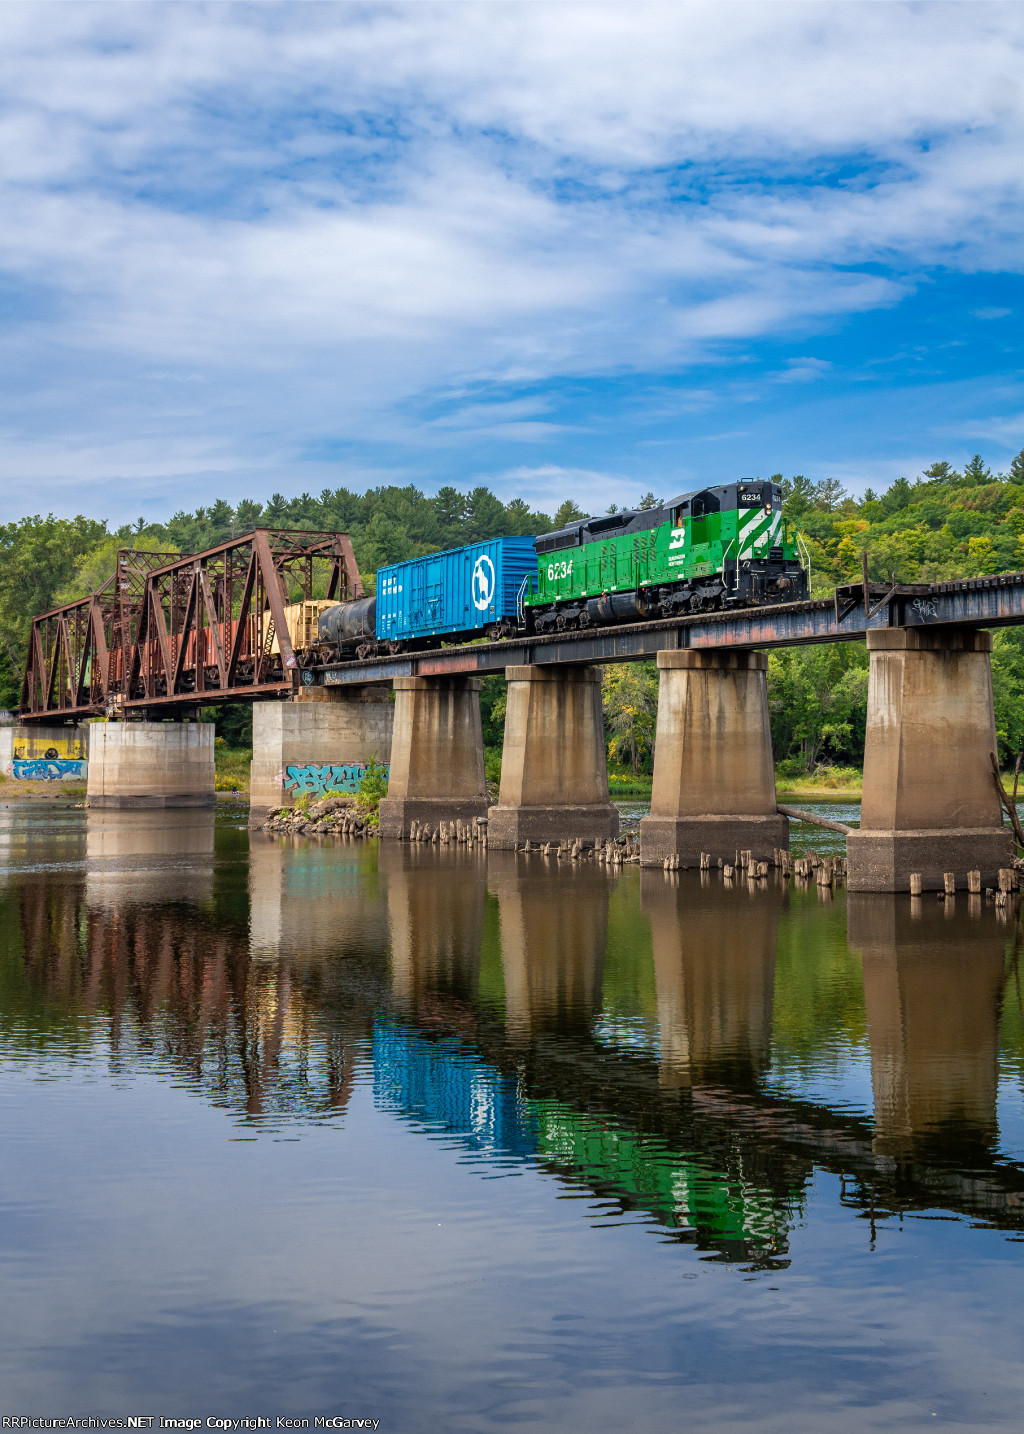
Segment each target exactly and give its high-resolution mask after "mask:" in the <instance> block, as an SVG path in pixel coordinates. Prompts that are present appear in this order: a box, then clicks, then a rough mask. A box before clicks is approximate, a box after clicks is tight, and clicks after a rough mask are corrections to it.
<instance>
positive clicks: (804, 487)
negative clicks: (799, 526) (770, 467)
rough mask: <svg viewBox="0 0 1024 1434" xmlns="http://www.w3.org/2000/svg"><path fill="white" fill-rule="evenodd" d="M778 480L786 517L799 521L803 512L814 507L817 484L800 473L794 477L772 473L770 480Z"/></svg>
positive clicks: (774, 481)
mask: <svg viewBox="0 0 1024 1434" xmlns="http://www.w3.org/2000/svg"><path fill="white" fill-rule="evenodd" d="M780 481H781V485H782V506H783V510H784V512H785V514H786V516H787V517H788V518H793V519H794V520H795V521H796V522H799V521H800V519H801V518H802V517H803V516H804V514H805V513H806V512H808V510H809V509H811V508H813V507H814V504H815V500H816V499H817V496H818V485H817V484H816V483H812V482H811V480H810V479H809V478H805V477H804V475H803V474H802V473H797V475H796V476H795V477H794V478H783V477H782V474H781V473H775V474H773V476H772V482H773V483H776V482H780Z"/></svg>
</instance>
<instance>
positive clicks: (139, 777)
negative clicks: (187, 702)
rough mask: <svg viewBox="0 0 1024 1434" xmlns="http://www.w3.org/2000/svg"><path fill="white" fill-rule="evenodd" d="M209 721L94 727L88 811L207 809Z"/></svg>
mask: <svg viewBox="0 0 1024 1434" xmlns="http://www.w3.org/2000/svg"><path fill="white" fill-rule="evenodd" d="M213 738H214V730H213V724H212V723H210V722H189V723H184V722H90V723H89V780H88V785H87V788H86V793H87V796H88V801H89V806H90V807H121V808H131V807H209V806H213V804H214V802H215V801H216V792H215V790H214V784H213Z"/></svg>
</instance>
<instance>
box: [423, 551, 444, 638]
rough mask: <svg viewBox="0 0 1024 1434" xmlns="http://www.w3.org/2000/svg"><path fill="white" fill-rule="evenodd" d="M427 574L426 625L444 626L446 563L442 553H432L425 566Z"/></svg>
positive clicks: (425, 587)
mask: <svg viewBox="0 0 1024 1434" xmlns="http://www.w3.org/2000/svg"><path fill="white" fill-rule="evenodd" d="M423 568H424V573H425V583H424V592H423V597H424V608H425V624H426V626H427V627H428V628H434V627H440V626H442V625H443V624H442V618H443V616H444V613H443V611H442V606H441V604H442V600H443V598H444V563H443V561H442V557H441V554H440V553H432V554H431V555H430V556H429V557H428V558H427V560H426V562H425V563H424V564H423Z"/></svg>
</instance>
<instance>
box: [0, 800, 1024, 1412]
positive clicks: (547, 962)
mask: <svg viewBox="0 0 1024 1434" xmlns="http://www.w3.org/2000/svg"><path fill="white" fill-rule="evenodd" d="M846 810H847V811H848V810H849V809H846ZM840 814H842V813H840ZM803 835H804V836H806V837H807V841H805V842H804V843H803V844H804V845H807V844H809V842H810V841H811V839H812V837H814V836H817V834H816V833H812V832H810V830H809V829H805V831H804V833H803ZM816 844H817V845H818V846H819V847H825V846H827V839H825V840H819V841H818V842H817V843H816ZM0 858H2V877H0V1101H2V1109H0V1132H2V1141H3V1144H2V1151H3V1155H2V1162H0V1281H2V1286H0V1288H2V1297H0V1394H2V1399H0V1404H2V1409H0V1413H3V1414H29V1415H42V1416H51V1417H52V1416H67V1415H78V1416H82V1415H87V1414H92V1415H101V1416H108V1417H109V1416H115V1417H118V1416H127V1415H139V1414H154V1415H162V1416H165V1417H177V1418H202V1419H206V1418H207V1417H211V1416H223V1417H236V1418H237V1417H242V1416H247V1415H248V1416H252V1415H257V1414H260V1415H264V1416H276V1415H286V1416H294V1417H308V1418H310V1420H311V1421H312V1419H313V1418H315V1417H316V1416H319V1415H326V1416H337V1415H340V1416H343V1417H348V1418H360V1417H372V1418H378V1419H380V1421H381V1424H380V1428H381V1429H382V1430H384V1431H396V1434H418V1431H421V1430H422V1431H427V1430H467V1431H474V1430H481V1431H486V1430H493V1429H506V1428H508V1427H509V1426H516V1427H518V1426H527V1427H532V1428H539V1429H545V1430H547V1429H557V1430H567V1431H575V1430H579V1431H598V1434H603V1431H612V1430H623V1429H626V1430H641V1431H652V1434H658V1431H662V1430H664V1431H670V1430H671V1431H677V1430H687V1431H690V1430H697V1431H703V1430H715V1431H720V1430H721V1431H733V1430H741V1429H742V1430H745V1431H750V1430H752V1431H756V1434H760V1431H794V1430H795V1431H805V1430H806V1431H821V1430H826V1429H827V1430H839V1431H846V1430H850V1431H862V1430H917V1429H936V1428H955V1429H971V1430H974V1429H1014V1430H1017V1429H1019V1428H1020V1427H1021V1421H1022V1414H1021V1410H1022V1408H1024V1369H1022V1363H1021V1354H1022V1348H1021V1346H1022V1333H1021V1321H1020V1317H1019V1309H1020V1300H1021V1291H1022V1288H1024V1283H1022V1245H1021V1239H1022V1234H1021V1232H1022V1229H1024V1114H1022V1112H1024V1102H1022V1082H1024V1015H1022V1009H1024V1008H1022V996H1021V977H1020V971H1019V949H1020V941H1019V935H1018V925H1017V921H1016V917H1015V916H1013V915H1011V917H1010V919H1009V920H1007V919H1006V918H1005V917H1004V916H1003V914H1002V913H999V912H997V911H996V910H995V909H994V908H993V907H992V906H991V905H986V904H984V903H983V902H981V901H980V900H974V901H971V902H969V901H968V899H967V898H965V897H958V898H957V899H956V901H955V903H945V902H943V901H938V900H936V899H934V898H929V899H922V900H921V901H918V902H916V903H913V904H912V903H911V901H910V900H909V898H905V897H904V898H899V899H889V898H884V897H864V896H859V897H858V896H847V895H846V894H845V892H842V891H840V892H837V893H835V894H834V895H833V894H831V893H819V892H818V890H817V889H816V888H815V887H813V886H806V885H804V884H803V883H794V884H792V886H790V885H789V884H787V885H783V884H782V883H781V882H777V881H776V880H775V879H774V878H773V879H772V880H769V881H767V882H762V883H756V884H753V885H749V886H748V884H747V883H745V882H742V883H736V884H733V885H729V886H728V887H726V885H725V884H724V883H723V881H722V879H721V877H720V876H719V875H718V873H717V872H715V873H712V874H711V875H710V876H705V877H704V878H702V877H701V876H700V875H699V874H697V873H683V874H680V875H677V874H666V873H664V872H662V871H649V872H648V871H645V872H640V871H638V870H637V869H635V868H626V869H625V870H624V871H622V872H621V874H619V875H617V876H610V875H608V874H606V873H605V872H604V871H602V870H601V869H600V868H596V867H593V866H590V865H583V866H579V867H575V868H571V869H567V868H566V867H565V866H564V865H563V866H559V865H558V864H557V863H556V862H555V861H554V860H553V859H545V858H542V857H539V856H538V857H531V858H525V857H517V856H515V855H510V854H505V853H497V852H492V853H490V854H489V856H487V857H483V856H481V855H479V854H473V853H468V852H465V851H462V850H459V849H453V848H434V847H431V848H424V847H419V846H416V847H409V846H390V847H384V848H381V849H378V847H377V846H376V844H371V843H367V844H351V845H346V844H342V843H337V844H335V843H331V844H324V845H318V844H315V843H312V842H308V841H303V840H302V839H294V840H285V841H283V842H282V841H281V840H279V839H276V838H269V837H265V836H263V835H262V834H260V835H254V836H253V837H250V836H249V835H248V833H247V832H246V830H245V827H244V810H242V809H239V808H229V809H225V810H221V811H219V812H218V813H217V815H216V817H214V816H213V815H212V814H210V815H202V814H199V815H197V814H195V813H189V814H167V813H159V814H153V813H125V814H121V813H108V812H87V811H82V810H77V809H71V808H66V809H65V808H61V807H57V806H55V805H47V806H46V807H42V806H41V805H34V804H29V803H23V804H14V805H10V806H8V807H7V808H5V809H0ZM311 1427H312V1426H311Z"/></svg>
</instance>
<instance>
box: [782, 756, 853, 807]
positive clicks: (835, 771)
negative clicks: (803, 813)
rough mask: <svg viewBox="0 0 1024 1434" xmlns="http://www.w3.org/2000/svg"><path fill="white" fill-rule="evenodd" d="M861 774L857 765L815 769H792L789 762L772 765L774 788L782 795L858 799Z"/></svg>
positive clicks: (784, 796) (783, 796)
mask: <svg viewBox="0 0 1024 1434" xmlns="http://www.w3.org/2000/svg"><path fill="white" fill-rule="evenodd" d="M863 780H864V777H863V773H862V772H861V770H860V768H859V767H819V768H818V770H817V771H815V772H800V771H794V770H793V765H792V764H791V763H790V762H779V763H778V765H777V766H776V768H775V787H776V791H777V792H778V795H779V797H780V798H782V799H783V800H784V799H785V798H786V797H843V798H845V799H846V800H847V801H851V802H859V801H860V797H861V786H862V784H863Z"/></svg>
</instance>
